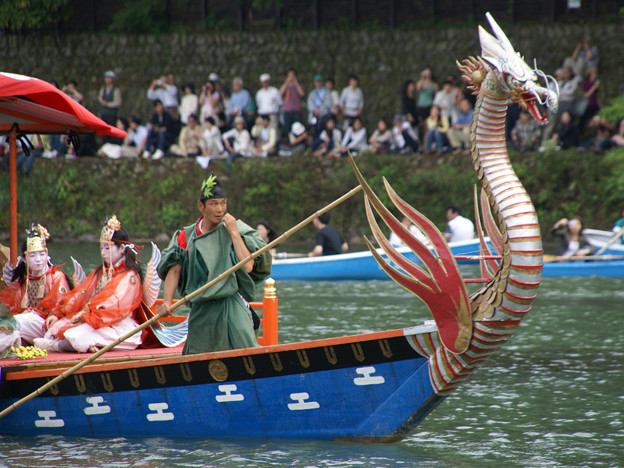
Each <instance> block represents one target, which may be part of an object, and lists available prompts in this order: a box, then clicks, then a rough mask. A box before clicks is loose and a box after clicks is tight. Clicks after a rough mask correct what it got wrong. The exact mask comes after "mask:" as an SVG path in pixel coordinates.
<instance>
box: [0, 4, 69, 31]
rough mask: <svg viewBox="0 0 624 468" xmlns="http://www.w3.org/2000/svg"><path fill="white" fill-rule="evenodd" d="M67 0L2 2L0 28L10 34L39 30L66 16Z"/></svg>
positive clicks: (0, 5) (0, 6)
mask: <svg viewBox="0 0 624 468" xmlns="http://www.w3.org/2000/svg"><path fill="white" fill-rule="evenodd" d="M67 2H68V0H2V2H0V26H1V27H2V28H4V29H5V30H8V31H11V32H18V31H23V30H33V31H36V30H39V29H42V28H44V27H45V26H47V25H49V24H51V23H54V22H56V21H59V20H60V19H62V18H63V17H65V16H66V14H67Z"/></svg>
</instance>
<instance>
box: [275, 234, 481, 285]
mask: <svg viewBox="0 0 624 468" xmlns="http://www.w3.org/2000/svg"><path fill="white" fill-rule="evenodd" d="M450 247H451V251H452V252H453V255H478V254H479V241H478V239H475V240H473V241H466V242H456V243H452V244H451V245H450ZM398 251H399V252H401V253H402V254H403V255H404V256H405V257H406V258H408V259H409V260H410V261H412V262H414V263H420V260H418V258H417V257H416V255H414V253H413V252H412V251H411V250H409V249H408V248H406V247H403V248H401V249H398ZM378 252H379V253H380V254H382V256H383V257H384V258H387V256H386V255H385V254H384V253H383V252H382V251H381V250H380V249H378ZM457 263H458V264H470V263H478V260H476V259H474V260H460V261H458V262H457ZM271 277H273V278H275V279H276V280H281V281H343V280H355V281H369V280H388V279H390V278H389V277H388V275H387V274H386V273H385V272H384V271H383V270H382V269H381V267H380V266H379V265H378V264H377V261H376V260H375V258H374V257H373V255H372V254H371V253H370V252H369V251H362V252H353V253H346V254H340V255H328V256H321V257H306V258H293V259H285V260H281V259H276V260H274V261H273V267H272V269H271Z"/></svg>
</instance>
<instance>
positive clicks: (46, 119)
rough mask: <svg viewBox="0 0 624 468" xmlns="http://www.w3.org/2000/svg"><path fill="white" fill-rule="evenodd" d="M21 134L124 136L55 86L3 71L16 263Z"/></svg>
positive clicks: (1, 127) (1, 117)
mask: <svg viewBox="0 0 624 468" xmlns="http://www.w3.org/2000/svg"><path fill="white" fill-rule="evenodd" d="M18 132H19V133H20V134H29V133H67V134H79V133H93V132H95V133H97V134H98V135H102V136H113V137H117V138H124V137H125V136H126V132H124V131H123V130H120V129H118V128H116V127H113V126H111V125H108V124H107V123H105V122H104V121H103V120H101V119H100V118H98V117H96V116H95V115H93V114H92V113H91V112H89V111H88V110H87V109H85V108H84V107H83V106H81V105H80V104H78V103H77V102H76V101H74V100H73V99H72V98H71V97H69V96H68V95H66V94H65V93H64V92H62V91H61V90H59V89H58V88H56V87H55V86H53V85H51V84H50V83H47V82H45V81H42V80H39V79H37V78H31V77H29V76H24V75H17V74H14V73H5V72H0V134H9V145H10V151H11V154H10V163H9V172H10V188H9V190H10V235H11V243H10V248H11V262H12V263H13V264H14V265H15V264H16V262H17V148H16V140H17V136H18Z"/></svg>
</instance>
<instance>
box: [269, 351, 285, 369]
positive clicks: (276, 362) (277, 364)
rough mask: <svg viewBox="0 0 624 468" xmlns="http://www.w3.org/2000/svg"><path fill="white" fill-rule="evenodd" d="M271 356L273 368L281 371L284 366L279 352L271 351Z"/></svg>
mask: <svg viewBox="0 0 624 468" xmlns="http://www.w3.org/2000/svg"><path fill="white" fill-rule="evenodd" d="M269 357H270V358H271V364H273V369H275V370H276V371H277V372H281V371H282V369H283V368H284V366H282V360H281V359H280V357H279V353H271V354H269Z"/></svg>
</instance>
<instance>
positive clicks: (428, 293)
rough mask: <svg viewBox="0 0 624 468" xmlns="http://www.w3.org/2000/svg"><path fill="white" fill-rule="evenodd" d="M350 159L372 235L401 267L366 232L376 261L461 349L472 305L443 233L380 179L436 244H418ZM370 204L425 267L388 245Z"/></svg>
mask: <svg viewBox="0 0 624 468" xmlns="http://www.w3.org/2000/svg"><path fill="white" fill-rule="evenodd" d="M350 160H351V165H352V167H353V171H354V173H355V175H356V177H357V178H358V181H359V183H360V184H361V185H362V188H363V189H364V195H365V206H366V215H367V217H368V221H369V224H370V227H371V230H372V232H373V235H374V236H375V239H376V240H377V242H378V243H379V245H380V247H381V249H382V250H383V251H384V252H385V253H386V255H387V256H388V259H389V260H390V261H392V262H394V264H395V265H397V266H398V267H399V268H400V270H399V269H397V268H396V267H394V266H392V265H390V263H389V261H388V260H387V259H385V258H383V257H382V256H381V255H380V254H379V253H377V251H376V249H375V248H374V247H373V245H372V244H371V242H370V241H369V240H368V239H366V238H365V241H366V244H367V246H368V248H369V250H370V251H371V253H372V254H373V256H374V257H375V259H376V260H377V262H378V263H379V265H380V267H381V268H382V269H383V270H384V271H385V272H386V273H387V274H388V275H389V276H390V277H391V278H392V279H393V280H394V281H395V282H396V283H397V284H399V285H400V286H402V287H403V288H405V289H407V290H408V291H410V292H411V293H412V294H414V295H416V296H417V297H419V298H420V299H421V300H422V301H423V302H424V303H425V305H426V306H427V307H428V308H429V310H430V312H431V314H432V315H433V318H434V319H435V322H436V324H437V327H438V333H439V335H440V340H441V341H442V343H443V344H444V346H445V347H446V348H447V349H448V350H449V351H450V352H452V353H454V354H460V353H463V352H464V351H466V349H468V346H469V345H470V339H471V337H472V318H471V314H470V305H469V302H468V294H467V292H466V287H465V285H464V282H463V278H462V276H461V274H460V273H459V269H458V268H457V263H456V262H455V258H454V257H453V254H452V253H451V250H450V249H449V247H448V244H447V243H446V241H445V240H444V237H443V236H442V234H441V233H440V231H439V230H438V229H437V228H436V227H435V225H434V224H433V223H432V222H431V221H429V220H428V219H427V218H425V217H424V216H423V215H422V214H421V213H419V212H418V211H417V210H415V209H414V208H413V207H411V206H410V205H408V204H407V203H406V202H405V201H403V200H402V199H401V198H400V197H399V196H398V195H397V194H396V193H395V192H394V190H393V189H392V187H391V186H390V185H389V184H388V182H387V181H386V180H385V179H384V184H385V186H386V191H387V192H388V195H389V196H390V200H391V201H392V203H393V204H394V205H395V206H396V207H397V208H398V209H399V211H401V213H403V214H405V215H406V216H407V217H408V218H409V219H410V220H412V221H413V222H414V224H416V225H417V226H418V227H419V228H421V230H422V231H423V232H424V233H425V235H426V236H427V237H428V239H429V240H430V241H431V243H432V245H433V249H434V250H433V251H431V250H429V249H428V248H427V247H425V246H424V245H423V244H421V243H420V242H419V241H418V240H417V239H416V238H415V237H414V236H412V235H411V233H410V232H409V231H408V230H407V229H405V227H404V226H402V225H401V223H400V222H399V221H398V220H397V219H396V217H394V216H393V215H392V214H391V213H390V211H389V210H388V209H387V208H386V207H385V206H384V205H383V203H381V200H379V198H378V197H377V195H375V193H374V192H373V191H372V189H371V188H370V186H369V185H368V184H367V183H366V181H365V180H364V178H363V177H362V174H361V173H360V171H359V169H358V168H357V166H356V165H355V162H354V161H353V158H350ZM373 210H374V211H375V213H377V215H379V216H380V217H381V219H382V220H383V221H384V223H385V224H386V225H387V226H388V227H389V228H390V229H391V230H392V231H393V232H395V233H396V234H397V236H399V237H400V238H401V239H402V240H403V241H404V242H405V244H406V245H407V246H408V247H409V248H410V249H411V250H412V252H414V254H415V255H416V256H417V257H418V258H419V259H420V260H421V261H422V263H423V265H424V266H425V267H426V269H427V271H425V270H424V269H423V268H420V267H419V266H418V265H416V264H415V263H413V262H411V261H410V260H408V259H407V258H406V257H404V256H403V255H401V254H400V253H398V252H397V250H396V249H395V248H394V247H392V246H391V245H390V243H389V242H388V240H387V239H386V237H385V236H384V235H383V233H382V232H381V229H380V228H379V225H378V224H377V221H376V220H375V215H374V213H373Z"/></svg>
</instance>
